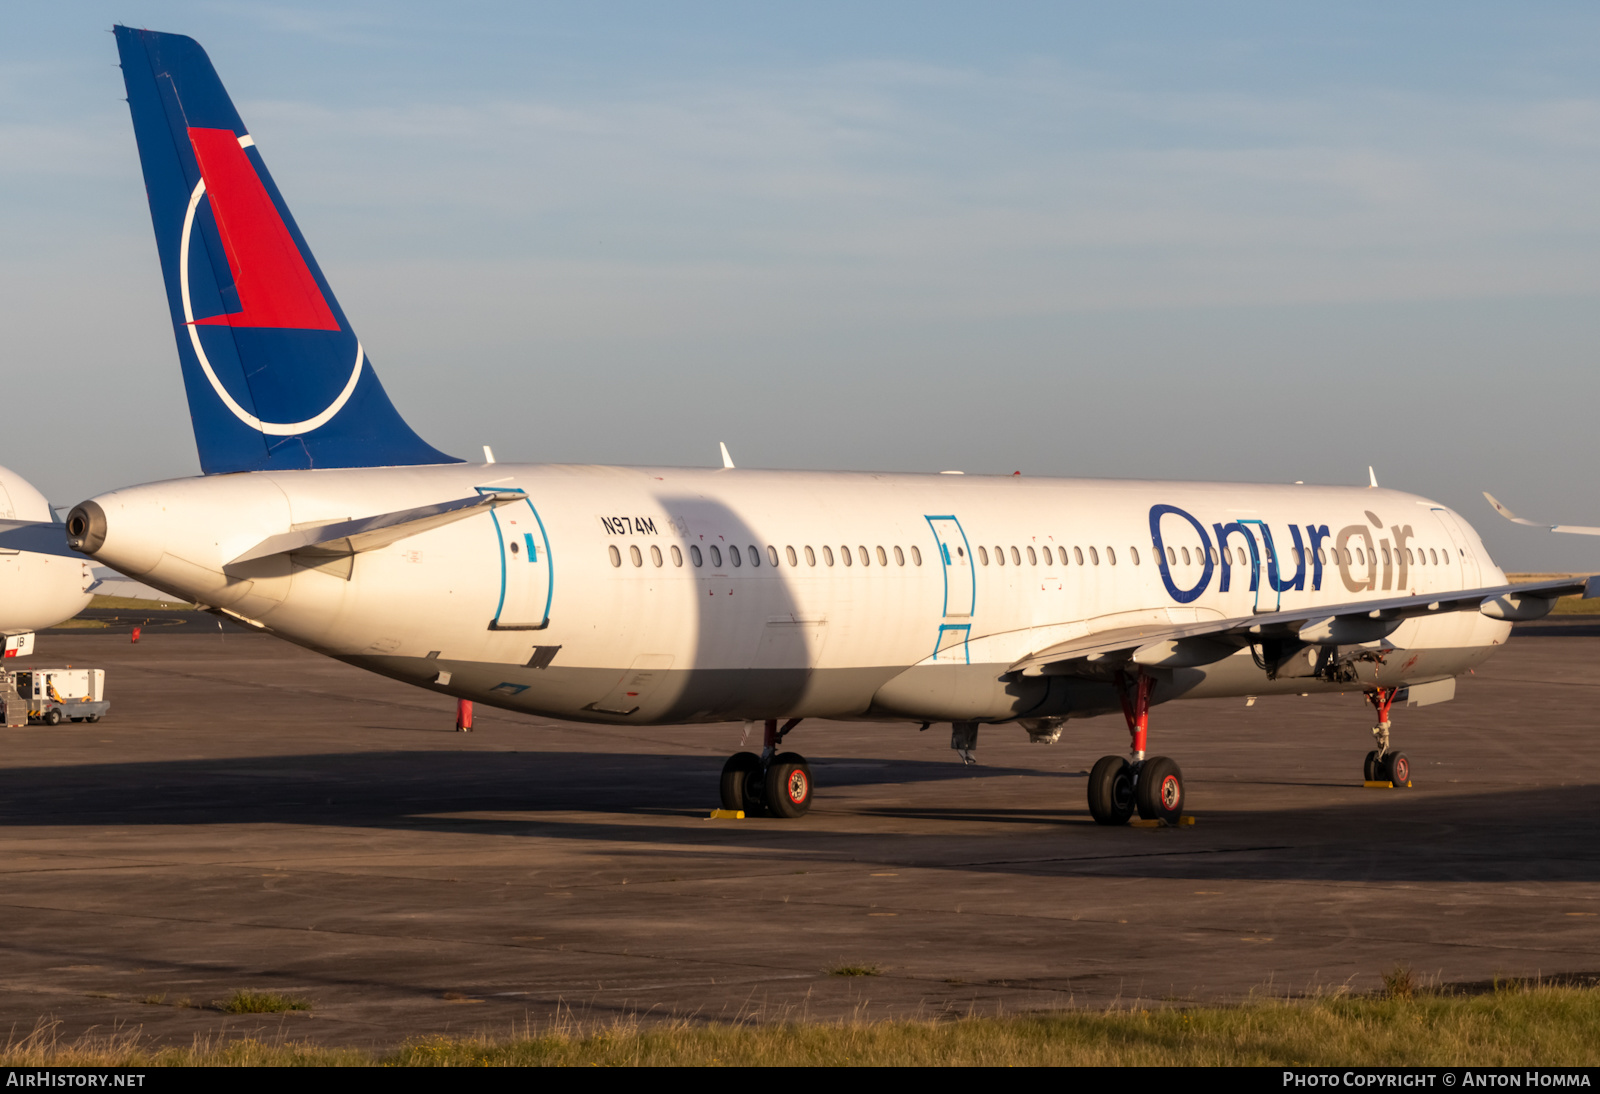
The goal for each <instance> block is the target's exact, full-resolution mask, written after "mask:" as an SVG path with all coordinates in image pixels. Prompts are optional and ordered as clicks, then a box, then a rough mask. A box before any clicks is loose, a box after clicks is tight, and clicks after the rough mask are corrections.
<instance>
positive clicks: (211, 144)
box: [189, 129, 339, 330]
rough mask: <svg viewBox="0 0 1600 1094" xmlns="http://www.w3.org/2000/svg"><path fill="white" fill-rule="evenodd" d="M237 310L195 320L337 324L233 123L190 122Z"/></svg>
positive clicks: (264, 324) (198, 323) (226, 323)
mask: <svg viewBox="0 0 1600 1094" xmlns="http://www.w3.org/2000/svg"><path fill="white" fill-rule="evenodd" d="M189 143H190V145H192V146H193V147H194V156H195V159H196V160H198V161H199V164H200V176H201V178H203V179H205V183H206V196H207V197H209V198H210V199H211V215H212V216H213V217H214V218H216V222H217V231H218V233H219V234H220V235H221V236H222V247H223V250H225V251H227V252H228V268H229V269H230V270H231V271H232V272H233V284H234V287H235V288H236V289H237V290H238V292H239V304H240V306H241V310H240V311H237V312H234V313H233V314H232V315H213V316H209V317H207V318H205V319H196V320H195V321H194V322H195V325H196V326H218V327H221V326H228V327H294V328H298V329H301V330H338V329H339V322H338V320H336V319H335V318H334V317H333V311H332V309H330V308H329V307H328V302H327V301H326V300H324V299H323V297H322V290H321V289H319V288H317V280H316V278H314V277H312V276H311V270H310V269H309V268H307V266H306V260H305V258H303V257H302V256H301V254H300V249H299V248H298V247H296V246H295V245H294V240H293V239H292V238H291V237H290V235H289V229H288V228H287V227H285V226H284V223H283V218H282V217H281V216H279V215H278V209H277V206H275V205H273V204H272V198H271V197H269V196H268V194H267V190H266V187H264V186H262V185H261V179H260V177H259V176H258V175H257V174H256V170H255V168H254V167H252V166H251V164H250V160H249V157H247V156H246V155H245V154H244V149H243V148H240V147H239V138H238V137H237V136H236V135H235V134H234V132H233V131H232V130H231V129H191V130H189Z"/></svg>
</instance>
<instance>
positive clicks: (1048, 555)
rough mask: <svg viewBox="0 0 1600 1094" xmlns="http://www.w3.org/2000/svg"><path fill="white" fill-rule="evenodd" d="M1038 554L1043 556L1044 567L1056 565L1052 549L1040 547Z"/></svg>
mask: <svg viewBox="0 0 1600 1094" xmlns="http://www.w3.org/2000/svg"><path fill="white" fill-rule="evenodd" d="M1040 552H1041V553H1042V554H1043V555H1044V564H1045V565H1046V566H1054V565H1055V564H1056V554H1055V550H1054V548H1051V547H1042V548H1040Z"/></svg>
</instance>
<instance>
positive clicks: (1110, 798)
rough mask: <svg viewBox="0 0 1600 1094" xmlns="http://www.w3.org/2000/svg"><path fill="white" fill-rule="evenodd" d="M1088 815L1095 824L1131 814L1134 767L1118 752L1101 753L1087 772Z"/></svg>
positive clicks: (1122, 820) (1125, 819) (1124, 821)
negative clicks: (1113, 754)
mask: <svg viewBox="0 0 1600 1094" xmlns="http://www.w3.org/2000/svg"><path fill="white" fill-rule="evenodd" d="M1089 815H1090V816H1091V817H1093V818H1094V822H1095V823H1096V824H1127V823H1128V821H1129V820H1130V819H1131V818H1132V817H1133V768H1132V767H1131V766H1130V765H1129V764H1128V761H1127V760H1124V759H1123V758H1122V757H1121V756H1102V757H1100V759H1099V760H1097V761H1096V762H1095V765H1094V770H1092V771H1090V772H1089Z"/></svg>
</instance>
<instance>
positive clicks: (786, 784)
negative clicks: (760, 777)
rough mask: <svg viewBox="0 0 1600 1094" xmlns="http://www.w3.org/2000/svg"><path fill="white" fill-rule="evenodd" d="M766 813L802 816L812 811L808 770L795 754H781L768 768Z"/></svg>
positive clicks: (785, 816)
mask: <svg viewBox="0 0 1600 1094" xmlns="http://www.w3.org/2000/svg"><path fill="white" fill-rule="evenodd" d="M764 789H765V790H766V794H765V795H764V796H765V798H766V804H767V811H768V812H769V813H771V814H772V815H773V816H774V817H784V818H788V819H791V820H792V819H793V818H795V817H803V816H805V814H806V811H807V810H808V809H810V808H811V768H810V766H809V765H807V764H806V758H805V757H804V756H802V755H800V754H799V753H798V752H780V753H778V754H777V755H776V756H774V757H773V758H772V763H771V765H770V766H768V768H767V778H766V785H765V788H764Z"/></svg>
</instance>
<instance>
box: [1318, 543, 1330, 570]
mask: <svg viewBox="0 0 1600 1094" xmlns="http://www.w3.org/2000/svg"><path fill="white" fill-rule="evenodd" d="M1327 564H1328V556H1327V555H1326V554H1325V553H1324V552H1323V550H1322V548H1321V547H1318V548H1317V565H1318V566H1326V565H1327Z"/></svg>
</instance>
